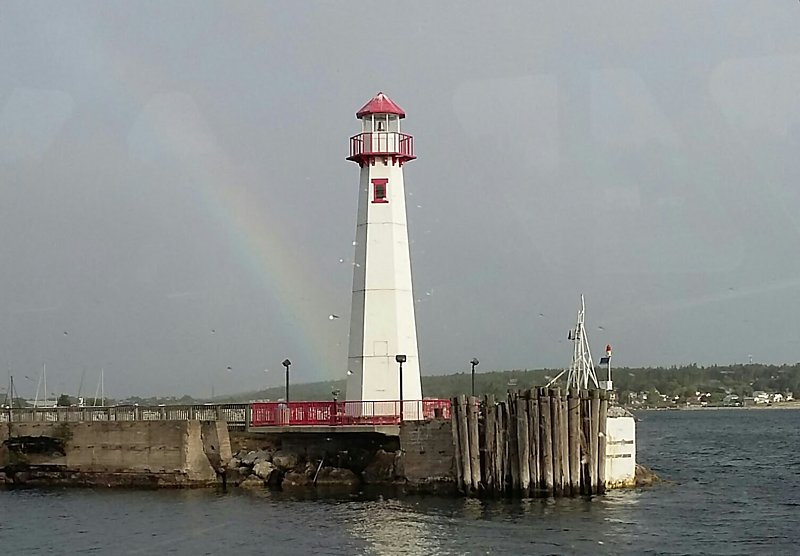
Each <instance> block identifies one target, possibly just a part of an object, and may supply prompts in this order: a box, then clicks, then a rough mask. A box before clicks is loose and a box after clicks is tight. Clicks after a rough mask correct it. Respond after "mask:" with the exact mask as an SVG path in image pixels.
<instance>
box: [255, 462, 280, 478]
mask: <svg viewBox="0 0 800 556" xmlns="http://www.w3.org/2000/svg"><path fill="white" fill-rule="evenodd" d="M278 473H280V472H279V471H278V470H277V469H275V466H274V465H273V464H272V463H270V462H268V461H259V462H258V463H257V464H255V465H254V466H253V474H254V475H256V476H257V477H259V478H261V479H262V480H263V481H265V482H269V481H270V480H271V479H272V476H273V475H275V474H278Z"/></svg>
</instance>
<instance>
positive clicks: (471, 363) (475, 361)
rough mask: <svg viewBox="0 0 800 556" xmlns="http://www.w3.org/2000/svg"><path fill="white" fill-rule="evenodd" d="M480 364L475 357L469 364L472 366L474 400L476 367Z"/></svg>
mask: <svg viewBox="0 0 800 556" xmlns="http://www.w3.org/2000/svg"><path fill="white" fill-rule="evenodd" d="M478 363H480V361H478V358H477V357H473V358H472V361H470V362H469V364H470V365H472V397H473V398H474V397H475V367H477V366H478Z"/></svg>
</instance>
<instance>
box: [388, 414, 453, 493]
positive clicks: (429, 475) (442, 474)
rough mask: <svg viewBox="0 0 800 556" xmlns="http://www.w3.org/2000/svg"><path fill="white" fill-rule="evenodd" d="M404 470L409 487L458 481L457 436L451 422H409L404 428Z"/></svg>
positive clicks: (401, 471)
mask: <svg viewBox="0 0 800 556" xmlns="http://www.w3.org/2000/svg"><path fill="white" fill-rule="evenodd" d="M400 449H401V450H402V452H403V454H402V458H401V462H402V463H401V465H402V469H399V470H398V474H399V475H400V476H402V477H404V478H405V479H406V480H408V482H409V483H412V484H415V483H424V482H430V481H454V480H455V474H454V472H453V462H454V460H453V458H454V457H455V449H454V447H453V432H452V428H451V426H450V421H449V420H444V419H441V420H433V421H407V422H404V423H403V424H402V425H401V426H400Z"/></svg>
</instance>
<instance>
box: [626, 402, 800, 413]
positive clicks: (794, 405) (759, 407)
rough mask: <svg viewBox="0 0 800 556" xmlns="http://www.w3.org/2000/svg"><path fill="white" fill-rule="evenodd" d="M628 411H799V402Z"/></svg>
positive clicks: (649, 408) (639, 408)
mask: <svg viewBox="0 0 800 556" xmlns="http://www.w3.org/2000/svg"><path fill="white" fill-rule="evenodd" d="M625 409H627V410H628V411H709V410H712V411H713V410H719V409H748V410H749V409H757V410H763V409H800V401H795V402H780V403H772V404H758V405H750V406H747V407H732V406H724V405H713V406H700V405H697V406H694V405H692V406H684V407H677V406H676V407H637V408H630V407H626V408H625Z"/></svg>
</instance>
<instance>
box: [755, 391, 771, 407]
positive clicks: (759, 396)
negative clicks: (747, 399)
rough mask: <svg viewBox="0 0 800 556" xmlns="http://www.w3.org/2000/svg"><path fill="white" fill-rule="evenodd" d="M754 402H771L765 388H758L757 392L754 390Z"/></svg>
mask: <svg viewBox="0 0 800 556" xmlns="http://www.w3.org/2000/svg"><path fill="white" fill-rule="evenodd" d="M753 403H755V404H762V403H769V394H767V393H766V392H764V391H763V390H756V391H755V392H753Z"/></svg>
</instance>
